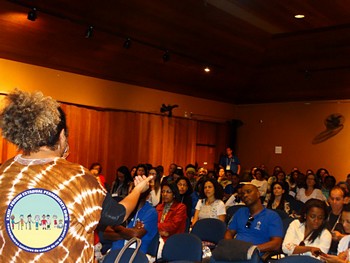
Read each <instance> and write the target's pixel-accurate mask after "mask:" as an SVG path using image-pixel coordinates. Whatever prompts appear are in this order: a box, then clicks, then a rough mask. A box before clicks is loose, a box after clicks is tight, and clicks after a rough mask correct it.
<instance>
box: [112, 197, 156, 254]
mask: <svg viewBox="0 0 350 263" xmlns="http://www.w3.org/2000/svg"><path fill="white" fill-rule="evenodd" d="M136 220H140V221H142V222H143V224H144V228H145V229H146V230H147V233H146V234H145V235H144V236H143V237H142V238H141V241H142V243H141V247H140V250H141V251H142V252H144V253H145V254H146V253H147V250H148V246H149V244H150V243H151V241H152V239H153V237H154V236H155V235H156V234H157V232H158V213H157V210H156V209H155V208H154V207H153V206H152V205H151V204H150V203H149V202H146V203H145V204H144V206H143V207H142V208H141V209H140V210H139V211H138V212H137V213H136V214H135V216H134V217H133V218H132V219H131V220H130V222H129V224H128V226H127V227H128V228H132V227H134V226H135V224H136ZM124 243H125V240H118V241H114V242H113V244H112V250H116V249H120V248H122V247H123V246H124Z"/></svg>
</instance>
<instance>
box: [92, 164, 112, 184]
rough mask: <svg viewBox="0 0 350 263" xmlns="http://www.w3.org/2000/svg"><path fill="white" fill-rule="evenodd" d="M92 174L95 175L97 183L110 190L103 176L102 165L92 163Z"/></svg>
mask: <svg viewBox="0 0 350 263" xmlns="http://www.w3.org/2000/svg"><path fill="white" fill-rule="evenodd" d="M89 171H90V173H91V174H92V175H94V176H95V177H96V179H97V181H98V182H99V183H100V184H101V185H102V186H103V187H104V188H105V189H108V185H107V184H106V178H105V177H104V175H102V174H101V173H102V166H101V164H100V163H92V164H91V165H90V169H89Z"/></svg>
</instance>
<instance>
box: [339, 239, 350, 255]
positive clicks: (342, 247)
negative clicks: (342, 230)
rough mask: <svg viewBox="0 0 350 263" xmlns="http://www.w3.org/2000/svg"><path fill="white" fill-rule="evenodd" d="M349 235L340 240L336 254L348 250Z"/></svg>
mask: <svg viewBox="0 0 350 263" xmlns="http://www.w3.org/2000/svg"><path fill="white" fill-rule="evenodd" d="M349 244H350V235H347V236H345V237H343V238H342V239H340V241H339V244H338V254H339V253H341V252H344V251H346V250H348V249H349Z"/></svg>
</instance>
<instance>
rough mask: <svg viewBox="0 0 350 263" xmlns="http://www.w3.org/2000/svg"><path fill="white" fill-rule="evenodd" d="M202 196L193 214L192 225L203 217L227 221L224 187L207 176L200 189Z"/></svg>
mask: <svg viewBox="0 0 350 263" xmlns="http://www.w3.org/2000/svg"><path fill="white" fill-rule="evenodd" d="M200 198H202V199H199V200H198V202H197V205H196V211H195V213H194V216H193V220H192V225H194V224H195V223H196V222H197V221H198V220H200V219H203V218H218V219H220V220H221V221H224V222H225V218H226V209H225V204H224V202H223V201H222V198H223V189H222V186H221V185H220V184H219V183H218V181H217V180H216V179H214V178H207V179H206V180H205V181H204V184H203V187H201V189H200Z"/></svg>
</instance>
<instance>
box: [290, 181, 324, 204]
mask: <svg viewBox="0 0 350 263" xmlns="http://www.w3.org/2000/svg"><path fill="white" fill-rule="evenodd" d="M312 198H315V199H319V200H321V201H326V197H325V196H324V195H323V194H322V192H321V190H320V186H319V184H318V182H317V180H316V177H315V175H313V174H308V175H307V176H306V186H305V187H304V188H301V189H299V191H298V193H297V196H296V198H295V199H297V200H300V201H302V202H303V203H305V202H306V201H307V200H309V199H312Z"/></svg>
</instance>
